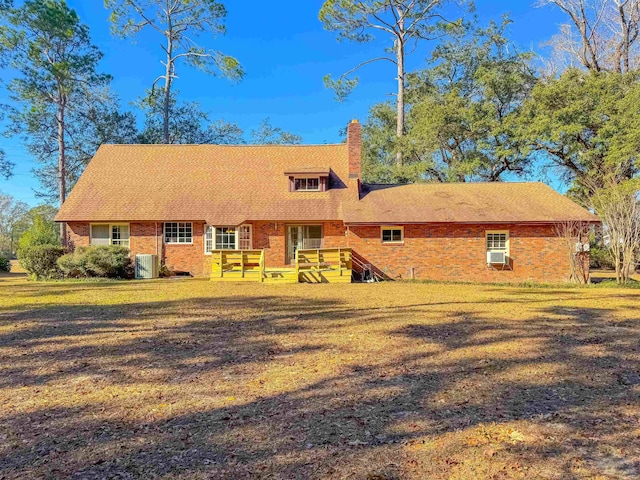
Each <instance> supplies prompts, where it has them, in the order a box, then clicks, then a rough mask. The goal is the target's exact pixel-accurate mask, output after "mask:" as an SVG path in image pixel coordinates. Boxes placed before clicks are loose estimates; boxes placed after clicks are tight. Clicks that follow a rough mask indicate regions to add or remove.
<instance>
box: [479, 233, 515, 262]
mask: <svg viewBox="0 0 640 480" xmlns="http://www.w3.org/2000/svg"><path fill="white" fill-rule="evenodd" d="M489 235H505V242H504V248H492V249H489V246H488V245H487V244H488V242H489ZM484 248H485V253H486V252H504V253H505V255H506V256H507V257H508V256H509V253H510V250H511V235H509V230H485V232H484Z"/></svg>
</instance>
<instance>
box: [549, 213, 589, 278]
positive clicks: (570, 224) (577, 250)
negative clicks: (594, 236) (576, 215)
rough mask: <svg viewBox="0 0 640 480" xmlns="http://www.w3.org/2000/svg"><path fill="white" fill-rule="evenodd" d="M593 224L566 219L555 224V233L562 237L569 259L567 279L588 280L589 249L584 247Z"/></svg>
mask: <svg viewBox="0 0 640 480" xmlns="http://www.w3.org/2000/svg"><path fill="white" fill-rule="evenodd" d="M592 228H593V225H592V224H590V223H588V222H579V221H571V220H569V221H566V222H561V223H557V224H556V225H555V231H556V235H557V236H558V237H559V238H561V239H562V241H563V243H564V250H565V252H566V254H567V257H568V260H569V281H570V282H572V283H579V284H585V283H588V282H589V251H588V249H587V248H586V247H585V245H588V242H589V234H590V233H591V230H592Z"/></svg>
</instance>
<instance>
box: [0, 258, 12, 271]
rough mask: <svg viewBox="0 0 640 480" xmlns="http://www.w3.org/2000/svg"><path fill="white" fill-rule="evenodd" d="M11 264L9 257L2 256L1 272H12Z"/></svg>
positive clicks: (0, 262) (0, 261)
mask: <svg viewBox="0 0 640 480" xmlns="http://www.w3.org/2000/svg"><path fill="white" fill-rule="evenodd" d="M10 271H11V262H10V261H9V258H8V257H4V256H2V255H0V272H10Z"/></svg>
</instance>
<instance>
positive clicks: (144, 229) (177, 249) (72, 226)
mask: <svg viewBox="0 0 640 480" xmlns="http://www.w3.org/2000/svg"><path fill="white" fill-rule="evenodd" d="M68 230H69V234H68V235H69V240H70V242H72V244H73V246H74V247H79V246H83V245H89V242H90V239H89V223H86V222H82V223H81V222H72V223H69V224H68ZM129 236H130V240H129V244H130V250H131V257H132V258H134V257H135V256H136V255H137V254H139V253H148V254H154V255H155V254H156V253H158V254H159V255H160V256H161V257H160V258H161V259H162V260H163V261H164V262H165V263H166V265H167V267H169V269H171V270H174V271H183V272H189V273H191V274H192V275H194V276H203V275H208V274H209V271H210V269H211V258H210V256H209V255H205V254H204V222H193V243H191V244H168V245H165V244H164V242H163V239H162V222H158V223H157V237H156V223H155V222H131V223H129Z"/></svg>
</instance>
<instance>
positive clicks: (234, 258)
mask: <svg viewBox="0 0 640 480" xmlns="http://www.w3.org/2000/svg"><path fill="white" fill-rule="evenodd" d="M211 278H212V279H226V280H230V281H243V280H246V281H254V282H261V281H262V279H263V278H264V250H213V251H212V252H211Z"/></svg>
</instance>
